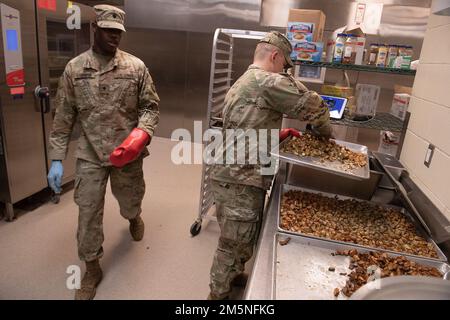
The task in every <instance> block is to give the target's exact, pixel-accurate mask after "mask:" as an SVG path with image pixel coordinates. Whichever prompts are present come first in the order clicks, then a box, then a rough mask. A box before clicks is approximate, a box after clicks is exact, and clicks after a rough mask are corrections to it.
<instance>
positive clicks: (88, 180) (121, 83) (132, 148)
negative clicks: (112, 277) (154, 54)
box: [48, 5, 159, 300]
mask: <svg viewBox="0 0 450 320" xmlns="http://www.w3.org/2000/svg"><path fill="white" fill-rule="evenodd" d="M94 10H95V13H96V21H95V23H93V30H94V43H93V46H92V48H91V49H89V50H88V51H86V52H84V53H82V54H80V55H79V56H77V57H75V58H74V59H72V60H71V61H69V63H68V64H67V66H66V68H65V70H64V73H63V75H62V76H61V79H60V82H59V87H58V92H57V96H56V101H55V105H56V114H55V118H54V121H53V130H52V132H51V134H50V138H49V157H50V159H52V165H51V168H50V171H49V174H48V181H49V185H50V186H51V188H52V189H53V190H54V191H55V193H60V192H61V180H62V176H63V166H62V162H61V161H62V160H64V159H65V158H66V155H67V147H68V144H69V140H70V136H71V133H72V128H73V126H74V124H75V122H76V121H77V120H78V121H79V123H80V126H81V135H80V138H79V141H78V148H77V150H76V153H75V156H76V158H77V164H76V178H75V190H74V199H75V202H76V203H77V205H78V207H79V218H78V232H77V242H78V255H79V258H80V259H81V260H82V261H85V262H86V273H85V275H84V277H83V279H82V281H81V288H80V289H79V290H77V291H76V293H75V299H82V300H84V299H92V298H94V296H95V293H96V287H97V286H98V284H99V283H100V281H101V279H102V275H103V274H102V270H101V268H100V264H99V259H100V258H101V257H102V256H103V248H102V244H103V239H104V237H103V206H104V200H105V191H106V185H107V182H108V179H109V178H110V181H111V189H112V193H113V195H114V196H115V198H116V199H117V200H118V202H119V207H120V214H121V215H122V216H123V217H124V218H125V219H127V220H129V230H130V233H131V237H132V238H133V240H135V241H140V240H141V239H142V238H143V236H144V222H143V220H142V218H141V216H140V215H141V202H142V199H143V197H144V193H145V182H144V177H143V171H142V162H143V160H142V159H143V157H145V156H147V155H148V151H147V149H146V146H147V145H148V144H149V143H150V140H151V137H152V136H153V132H154V130H155V128H156V126H157V124H158V121H159V108H158V103H159V98H158V95H157V93H156V90H155V86H154V84H153V81H152V78H151V76H150V74H149V72H148V70H147V68H146V66H145V64H144V63H143V62H142V61H141V60H139V59H138V58H136V57H134V56H132V55H131V54H128V53H126V52H123V51H121V50H119V49H118V46H119V43H120V40H121V36H122V32H124V31H125V27H124V18H125V12H123V11H122V10H120V9H119V8H116V7H113V6H110V5H97V6H95V7H94Z"/></svg>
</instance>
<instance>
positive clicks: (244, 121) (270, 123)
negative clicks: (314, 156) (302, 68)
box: [212, 65, 330, 189]
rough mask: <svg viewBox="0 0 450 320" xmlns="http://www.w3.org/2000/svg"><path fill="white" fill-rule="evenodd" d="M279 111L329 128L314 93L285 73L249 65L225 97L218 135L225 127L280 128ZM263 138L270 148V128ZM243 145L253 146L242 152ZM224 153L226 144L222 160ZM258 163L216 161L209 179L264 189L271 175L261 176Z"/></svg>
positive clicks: (327, 114) (280, 116) (320, 102)
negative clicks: (221, 128) (244, 146)
mask: <svg viewBox="0 0 450 320" xmlns="http://www.w3.org/2000/svg"><path fill="white" fill-rule="evenodd" d="M283 114H287V115H288V116H290V117H292V118H297V119H300V120H302V121H307V122H308V123H311V124H312V125H313V126H315V127H316V128H317V129H318V130H319V131H320V129H326V130H329V125H330V122H329V110H328V107H326V105H325V104H324V103H323V101H322V98H321V97H320V96H319V95H318V94H317V93H316V92H314V91H309V90H308V89H307V88H306V87H305V86H304V85H302V84H301V83H300V82H299V81H296V80H295V79H294V78H293V77H291V76H290V75H288V74H287V73H272V72H267V71H264V70H263V69H261V68H259V67H257V66H256V65H251V66H250V67H249V68H248V70H247V71H246V72H245V73H244V74H243V75H242V76H241V77H240V78H239V79H238V80H237V81H236V83H235V84H234V85H233V86H232V87H231V88H230V90H229V91H228V93H227V95H226V97H225V101H224V109H223V113H222V116H223V132H222V134H223V136H224V137H226V129H243V130H244V131H245V130H246V129H256V130H259V129H267V130H271V129H280V128H281V124H282V119H283ZM259 136H260V135H259V134H258V141H259ZM277 139H278V137H277ZM267 140H268V141H267V146H268V147H267V149H270V146H271V144H270V131H269V134H268V135H267ZM247 148H250V149H251V148H257V146H254V145H250V146H249V145H247V146H246V150H245V152H247V150H250V149H247ZM225 152H226V147H224V152H223V153H224V155H223V159H225V158H226V157H225ZM235 153H236V151H235ZM235 159H236V157H235ZM258 161H259V158H258ZM262 166H263V165H262V164H261V163H260V162H258V163H257V164H248V163H247V162H246V163H245V164H216V165H215V166H214V168H213V170H212V179H214V180H217V181H223V182H229V183H238V184H245V185H252V186H255V187H259V188H262V189H268V188H269V187H270V184H271V181H272V178H273V176H272V175H261V171H260V170H261V168H262Z"/></svg>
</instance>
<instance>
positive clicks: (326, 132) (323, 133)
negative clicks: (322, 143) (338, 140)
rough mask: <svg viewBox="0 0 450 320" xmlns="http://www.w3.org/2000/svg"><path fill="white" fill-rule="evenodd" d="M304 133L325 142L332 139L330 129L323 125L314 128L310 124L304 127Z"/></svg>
mask: <svg viewBox="0 0 450 320" xmlns="http://www.w3.org/2000/svg"><path fill="white" fill-rule="evenodd" d="M306 132H307V133H309V134H311V135H313V136H315V137H322V138H325V139H327V140H329V139H334V136H333V133H332V132H331V127H330V126H329V125H323V126H320V127H314V126H312V125H310V124H307V125H306Z"/></svg>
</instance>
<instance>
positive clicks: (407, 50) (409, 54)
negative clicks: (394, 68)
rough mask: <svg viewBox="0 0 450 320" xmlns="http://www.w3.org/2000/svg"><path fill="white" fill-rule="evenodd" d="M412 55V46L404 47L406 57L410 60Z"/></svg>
mask: <svg viewBox="0 0 450 320" xmlns="http://www.w3.org/2000/svg"><path fill="white" fill-rule="evenodd" d="M413 54H414V50H413V47H412V46H406V55H407V56H410V57H411V59H412V56H413Z"/></svg>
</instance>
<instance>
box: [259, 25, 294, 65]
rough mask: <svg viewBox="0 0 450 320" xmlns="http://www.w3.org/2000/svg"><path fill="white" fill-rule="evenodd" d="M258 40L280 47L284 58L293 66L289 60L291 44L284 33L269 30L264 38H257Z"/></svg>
mask: <svg viewBox="0 0 450 320" xmlns="http://www.w3.org/2000/svg"><path fill="white" fill-rule="evenodd" d="M259 42H264V43H269V44H271V45H274V46H275V47H277V48H278V49H280V50H281V51H282V52H283V54H284V58H285V59H286V62H287V63H288V64H289V66H291V67H293V66H294V64H293V63H292V60H291V52H292V46H291V43H290V42H289V40H288V38H286V36H285V35H284V34H282V33H281V32H278V31H270V32H268V33H267V34H266V35H265V36H264V38H262V39H261V40H259Z"/></svg>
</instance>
